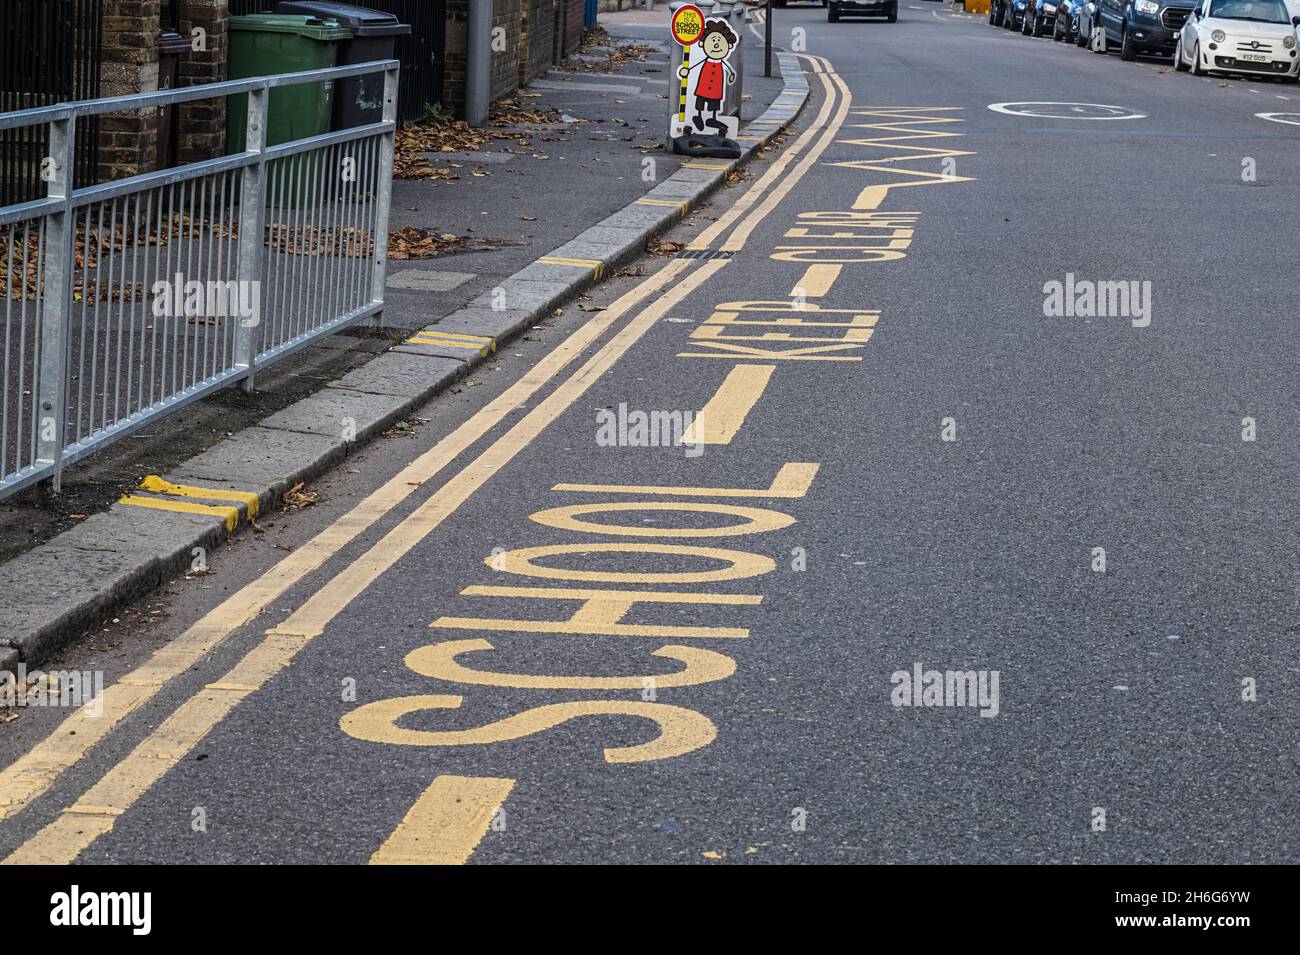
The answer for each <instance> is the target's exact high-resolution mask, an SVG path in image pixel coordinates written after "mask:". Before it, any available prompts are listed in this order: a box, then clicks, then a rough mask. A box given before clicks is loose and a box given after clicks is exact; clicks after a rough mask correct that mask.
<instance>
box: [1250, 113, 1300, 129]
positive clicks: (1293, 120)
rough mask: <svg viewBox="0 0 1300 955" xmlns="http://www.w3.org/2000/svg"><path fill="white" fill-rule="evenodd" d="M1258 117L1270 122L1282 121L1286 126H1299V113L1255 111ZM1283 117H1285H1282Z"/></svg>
mask: <svg viewBox="0 0 1300 955" xmlns="http://www.w3.org/2000/svg"><path fill="white" fill-rule="evenodd" d="M1255 115H1256V116H1258V117H1259V118H1260V119H1266V120H1268V121H1269V122H1270V123H1284V124H1285V125H1287V126H1300V113H1256V114H1255ZM1283 117H1286V118H1285V119H1283Z"/></svg>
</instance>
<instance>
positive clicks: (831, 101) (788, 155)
mask: <svg viewBox="0 0 1300 955" xmlns="http://www.w3.org/2000/svg"><path fill="white" fill-rule="evenodd" d="M804 59H806V60H808V61H809V63H811V64H812V66H813V70H814V73H815V75H817V76H818V78H819V79H820V81H821V84H822V87H823V92H824V94H825V95H824V96H823V98H822V105H821V108H820V109H819V110H818V111H817V116H816V117H815V118H814V119H813V121H812V123H810V124H809V126H808V128H807V129H805V130H804V131H803V132H802V133H800V134H799V136H798V137H796V138H795V140H794V142H792V143H789V144H788V145H787V146H786V147H785V148H784V149H783V150H782V151H781V155H779V156H778V157H777V158H776V161H775V162H773V163H772V165H771V166H769V167H768V169H767V171H766V172H764V173H763V175H762V176H760V177H759V178H758V179H757V180H755V181H754V184H753V185H752V186H751V187H750V188H749V189H748V190H746V192H745V194H744V195H742V196H741V197H740V198H739V199H737V200H736V201H735V203H733V204H732V206H731V208H729V209H727V210H726V211H725V212H723V213H722V215H720V216H719V217H718V219H717V221H716V222H714V223H713V224H712V225H711V226H709V227H708V228H707V229H705V230H704V231H703V232H701V233H700V234H699V235H697V236H696V237H695V238H694V239H692V240H691V241H690V242H689V243H687V245H686V248H687V249H688V250H691V251H696V252H698V251H702V250H704V249H707V248H709V246H711V245H712V244H713V242H714V241H715V240H716V239H717V238H718V236H720V235H722V233H723V232H724V231H726V230H727V229H728V228H730V227H731V225H732V224H733V223H735V222H736V221H737V220H739V219H740V217H741V216H742V215H744V214H745V213H746V212H748V211H749V209H750V208H751V207H752V206H753V205H754V203H756V202H757V201H758V200H759V199H760V198H761V197H762V195H763V193H764V192H766V191H767V189H768V188H769V187H770V186H772V185H773V184H774V183H775V182H777V181H778V180H780V178H781V177H782V176H783V175H785V171H786V169H787V168H789V166H790V164H791V163H793V162H794V160H795V159H796V158H797V157H798V156H799V154H800V153H801V152H803V150H804V148H805V147H806V146H808V144H809V143H811V142H812V141H813V140H815V139H816V138H817V134H818V133H819V132H820V131H821V130H822V129H823V128H825V126H826V123H827V121H828V120H829V119H830V117H831V114H832V113H833V111H834V109H835V88H834V87H833V86H831V84H830V82H829V81H828V79H827V77H826V76H825V75H824V73H823V71H822V69H821V66H820V63H819V61H818V58H817V57H805V58H804ZM846 92H847V88H846ZM841 121H842V118H841ZM837 128H838V127H837ZM800 175H802V173H800Z"/></svg>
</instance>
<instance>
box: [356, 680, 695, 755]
mask: <svg viewBox="0 0 1300 955" xmlns="http://www.w3.org/2000/svg"><path fill="white" fill-rule="evenodd" d="M462 702H463V697H459V696H453V695H450V694H441V693H438V694H428V695H423V694H422V695H418V696H398V697H393V698H392V699H388V700H379V701H377V702H374V703H367V704H366V705H365V706H359V707H357V708H356V709H355V710H353V711H352V712H351V713H348V714H347V715H346V716H344V717H343V718H342V719H341V720H339V728H340V729H342V730H343V732H345V733H347V734H348V735H349V736H351V737H352V738H353V739H359V740H365V741H366V742H370V743H386V744H388V745H390V746H485V745H488V744H490V743H504V742H508V741H510V740H515V739H524V738H525V737H528V736H533V735H535V734H537V733H542V732H545V731H546V730H548V729H552V728H553V727H556V726H559V725H560V724H562V723H567V722H568V721H569V720H576V719H581V718H583V717H592V716H636V717H640V718H642V719H645V720H648V721H650V722H651V723H654V724H655V725H656V726H657V727H658V728H659V735H658V736H656V737H654V738H653V739H651V740H650V741H649V742H646V743H636V744H634V745H631V746H607V747H604V749H603V750H602V753H603V755H604V757H605V762H607V763H644V762H651V761H653V760H658V759H672V758H673V757H674V756H682V755H684V754H686V753H690V752H693V751H694V750H697V749H701V748H703V747H705V746H708V745H709V744H710V743H712V742H713V741H714V740H715V739H717V736H718V728H717V727H716V726H714V725H713V721H712V720H711V719H709V718H708V717H707V716H704V715H703V714H701V713H697V712H695V711H694V710H688V709H686V708H685V707H681V706H670V705H669V704H667V703H643V702H640V701H637V702H629V701H627V700H579V701H577V702H574V703H551V704H548V705H546V706H535V707H533V708H532V709H531V710H524V711H523V712H522V713H515V714H514V715H512V716H506V717H503V718H502V719H499V720H497V721H496V722H495V723H488V724H487V725H486V726H476V727H474V728H473V729H466V730H418V729H407V728H406V727H403V726H399V725H398V724H399V722H401V721H402V719H403V718H405V717H407V716H409V715H411V714H412V713H420V712H423V711H425V710H454V709H458V708H459V707H460V704H461V703H462Z"/></svg>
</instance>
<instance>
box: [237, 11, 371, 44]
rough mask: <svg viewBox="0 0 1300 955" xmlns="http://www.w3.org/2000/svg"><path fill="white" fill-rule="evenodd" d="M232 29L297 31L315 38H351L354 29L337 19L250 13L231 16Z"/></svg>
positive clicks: (261, 31)
mask: <svg viewBox="0 0 1300 955" xmlns="http://www.w3.org/2000/svg"><path fill="white" fill-rule="evenodd" d="M230 29H231V30H232V31H234V32H239V31H244V32H246V33H297V34H298V35H299V36H305V37H310V38H311V39H313V40H350V39H352V31H351V30H349V29H348V28H347V27H345V26H343V24H341V23H339V22H338V21H337V20H323V19H321V18H320V17H311V16H303V15H301V14H290V15H281V14H277V13H248V14H245V15H243V16H238V17H231V18H230Z"/></svg>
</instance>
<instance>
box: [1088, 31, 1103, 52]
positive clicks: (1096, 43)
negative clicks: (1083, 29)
mask: <svg viewBox="0 0 1300 955" xmlns="http://www.w3.org/2000/svg"><path fill="white" fill-rule="evenodd" d="M1088 46H1089V48H1090V49H1091V50H1092V52H1093V53H1105V52H1106V30H1105V28H1104V27H1102V26H1101V25H1100V24H1099V25H1097V26H1094V27H1093V28H1092V38H1091V39H1090V40H1089V43H1088Z"/></svg>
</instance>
